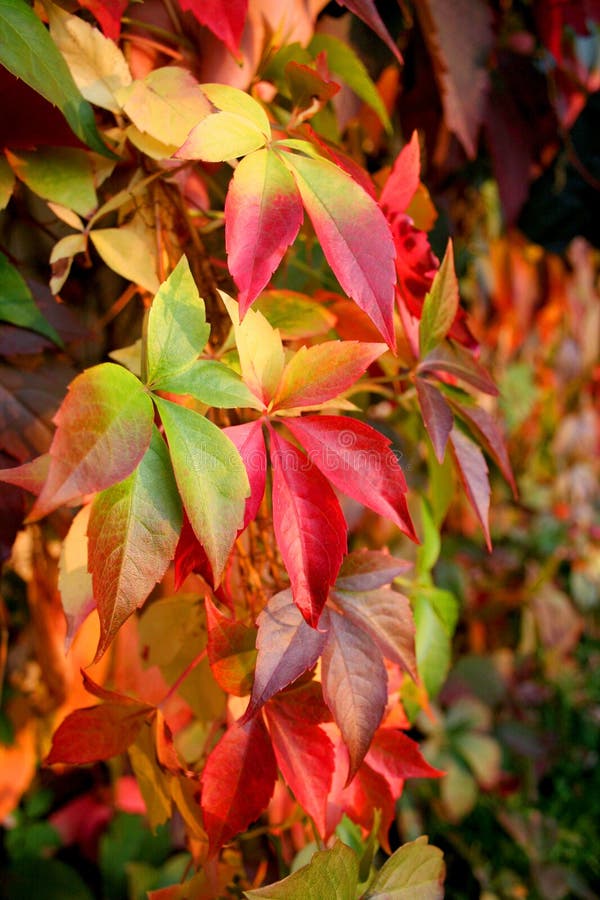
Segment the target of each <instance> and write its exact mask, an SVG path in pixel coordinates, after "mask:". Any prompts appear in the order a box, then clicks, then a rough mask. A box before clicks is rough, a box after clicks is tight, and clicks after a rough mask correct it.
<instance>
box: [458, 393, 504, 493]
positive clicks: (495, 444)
mask: <svg viewBox="0 0 600 900" xmlns="http://www.w3.org/2000/svg"><path fill="white" fill-rule="evenodd" d="M450 403H451V404H452V406H453V408H454V409H455V410H456V412H457V413H458V415H459V416H460V417H461V419H463V421H465V422H466V423H467V425H469V426H470V428H471V429H472V430H473V431H474V432H475V434H476V436H477V437H478V438H479V440H480V441H481V443H482V445H483V446H484V448H485V449H486V450H487V452H488V453H489V454H490V456H491V457H492V459H493V460H494V462H495V463H496V464H497V466H498V468H499V469H500V471H501V472H502V474H503V475H504V477H505V478H506V480H507V482H508V483H509V485H510V486H511V488H512V492H513V495H514V496H515V497H516V496H517V485H516V482H515V477H514V475H513V471H512V466H511V464H510V458H509V456H508V450H507V448H506V439H505V437H504V435H503V433H502V429H501V427H500V424H499V422H498V421H496V419H494V418H493V417H492V416H491V415H490V413H489V412H488V411H487V410H486V409H483V408H482V407H481V406H467V405H466V404H464V403H457V402H455V401H454V400H453V399H452V398H450Z"/></svg>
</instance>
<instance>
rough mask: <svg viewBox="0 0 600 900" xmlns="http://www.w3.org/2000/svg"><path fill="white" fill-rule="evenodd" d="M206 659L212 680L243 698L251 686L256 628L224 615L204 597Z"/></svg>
mask: <svg viewBox="0 0 600 900" xmlns="http://www.w3.org/2000/svg"><path fill="white" fill-rule="evenodd" d="M205 603H206V625H207V628H208V644H207V652H208V661H209V663H210V668H211V671H212V673H213V675H214V676H215V680H216V682H217V684H219V686H220V687H222V688H223V690H224V691H227V693H228V694H234V695H235V696H236V697H244V696H245V695H246V694H249V693H250V691H251V689H252V681H253V678H254V667H255V664H256V646H255V644H256V628H250V627H249V626H248V625H244V623H243V622H236V621H234V620H233V619H230V618H228V617H227V616H224V615H223V614H222V613H221V612H219V610H218V609H217V607H216V606H215V605H214V603H213V602H212V600H211V599H210V598H209V597H205Z"/></svg>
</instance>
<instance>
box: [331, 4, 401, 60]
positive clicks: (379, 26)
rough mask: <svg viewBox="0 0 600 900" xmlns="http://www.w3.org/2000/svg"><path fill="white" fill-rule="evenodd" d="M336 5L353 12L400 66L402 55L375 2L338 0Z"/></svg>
mask: <svg viewBox="0 0 600 900" xmlns="http://www.w3.org/2000/svg"><path fill="white" fill-rule="evenodd" d="M338 3H339V5H340V6H345V7H346V9H349V10H350V12H353V13H354V15H355V16H358V18H359V19H362V20H363V22H364V23H365V24H366V25H368V26H369V28H371V29H372V30H373V31H374V32H375V34H376V35H377V36H378V37H380V38H381V40H382V41H383V42H384V44H385V45H386V46H387V47H388V49H389V50H391V51H392V53H393V54H394V56H395V57H396V59H397V60H398V62H399V63H400V64H402V54H401V53H400V51H399V50H398V47H397V46H396V44H395V43H394V41H393V40H392V37H391V35H390V33H389V31H388V30H387V28H386V27H385V24H384V22H383V19H382V18H381V16H380V15H379V13H378V12H377V7H376V6H375V0H338Z"/></svg>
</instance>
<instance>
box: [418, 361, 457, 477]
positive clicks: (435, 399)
mask: <svg viewBox="0 0 600 900" xmlns="http://www.w3.org/2000/svg"><path fill="white" fill-rule="evenodd" d="M415 388H416V390H417V397H418V400H419V406H420V407H421V413H422V415H423V422H424V424H425V428H426V429H427V433H428V434H429V437H430V439H431V443H432V445H433V449H434V452H435V455H436V458H437V460H438V462H439V463H442V462H443V461H444V455H445V453H446V444H447V443H448V438H449V436H450V432H451V431H452V426H453V424H454V416H453V415H452V410H451V408H450V406H449V405H448V401H447V400H446V398H445V397H444V395H443V394H442V393H441V391H439V390H438V389H437V388H436V387H434V386H433V385H432V384H430V383H429V382H428V381H427V380H426V379H425V378H415Z"/></svg>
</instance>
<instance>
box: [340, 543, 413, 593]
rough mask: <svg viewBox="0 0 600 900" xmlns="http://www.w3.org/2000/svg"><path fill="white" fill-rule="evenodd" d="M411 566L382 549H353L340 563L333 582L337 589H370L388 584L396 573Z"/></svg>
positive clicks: (400, 573)
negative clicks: (340, 566)
mask: <svg viewBox="0 0 600 900" xmlns="http://www.w3.org/2000/svg"><path fill="white" fill-rule="evenodd" d="M411 568H412V563H409V562H406V561H405V560H403V559H396V557H395V556H390V554H389V553H387V552H385V551H383V550H355V551H354V553H349V554H348V556H347V557H346V558H345V559H344V562H343V563H342V568H341V569H340V572H339V575H338V577H337V579H336V582H335V589H336V590H338V591H370V590H373V588H379V587H383V585H384V584H389V583H390V582H391V581H392V580H393V579H394V578H396V576H397V575H402V574H404V573H405V572H408V570H409V569H411Z"/></svg>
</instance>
